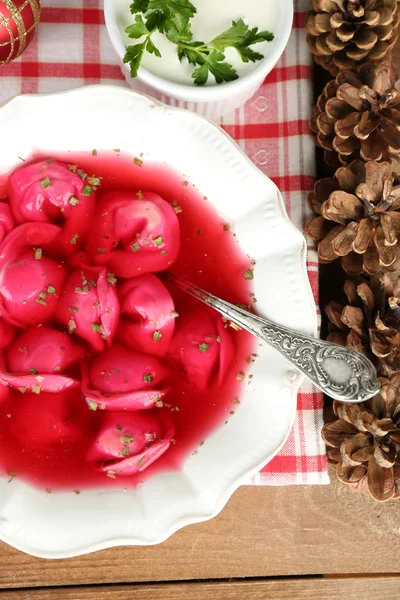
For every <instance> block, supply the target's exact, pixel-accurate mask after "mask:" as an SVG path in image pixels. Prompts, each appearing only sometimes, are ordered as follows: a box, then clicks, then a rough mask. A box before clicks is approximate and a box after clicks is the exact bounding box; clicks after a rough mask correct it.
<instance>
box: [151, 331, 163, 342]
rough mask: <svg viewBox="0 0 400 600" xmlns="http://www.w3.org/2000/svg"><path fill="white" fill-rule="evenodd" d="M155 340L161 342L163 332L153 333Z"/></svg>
mask: <svg viewBox="0 0 400 600" xmlns="http://www.w3.org/2000/svg"><path fill="white" fill-rule="evenodd" d="M153 340H155V341H156V342H161V340H162V333H161V331H155V332H154V333H153Z"/></svg>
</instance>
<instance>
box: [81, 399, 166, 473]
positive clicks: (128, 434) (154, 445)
mask: <svg viewBox="0 0 400 600" xmlns="http://www.w3.org/2000/svg"><path fill="white" fill-rule="evenodd" d="M173 435H174V426H173V423H172V421H171V419H170V417H169V416H168V414H166V413H165V412H164V411H162V410H154V411H145V412H143V411H140V412H133V413H132V412H130V413H127V412H114V411H113V412H109V413H106V414H105V416H104V420H103V423H102V426H101V428H100V431H99V433H98V435H97V437H96V440H95V441H94V443H93V444H92V446H91V448H90V450H89V453H88V460H89V461H90V462H93V463H95V464H96V465H97V466H98V468H99V469H100V470H102V471H105V472H106V473H107V474H108V475H109V476H110V477H116V476H118V475H134V474H135V473H138V472H140V471H144V470H145V469H147V467H149V466H150V465H151V464H152V463H154V462H155V461H156V460H157V459H158V458H160V456H161V455H162V454H164V452H166V450H168V448H169V446H170V444H171V441H172V437H173Z"/></svg>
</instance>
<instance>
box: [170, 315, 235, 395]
mask: <svg viewBox="0 0 400 600" xmlns="http://www.w3.org/2000/svg"><path fill="white" fill-rule="evenodd" d="M168 354H169V356H170V357H171V359H172V360H173V361H175V362H177V363H180V364H181V365H182V366H183V368H184V370H185V372H186V376H187V378H188V380H189V381H190V382H191V383H193V384H194V385H195V386H196V387H198V388H199V389H201V390H206V389H207V388H212V387H215V386H220V385H221V384H222V383H223V381H224V378H225V377H226V375H227V373H228V370H229V368H230V366H231V364H232V361H233V358H234V354H235V348H234V344H233V341H232V337H231V334H230V332H228V331H227V329H226V328H225V327H224V322H223V320H222V318H221V317H220V316H219V315H218V314H217V313H212V312H211V311H210V310H208V309H207V308H199V309H198V310H196V311H194V312H192V313H190V314H189V315H187V316H185V317H184V318H182V319H181V318H179V319H178V321H177V325H176V330H175V335H174V337H173V338H172V341H171V344H170V350H169V353H168Z"/></svg>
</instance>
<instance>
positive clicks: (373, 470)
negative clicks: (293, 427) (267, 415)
mask: <svg viewBox="0 0 400 600" xmlns="http://www.w3.org/2000/svg"><path fill="white" fill-rule="evenodd" d="M380 382H381V386H382V387H381V391H380V393H379V394H377V395H376V396H374V398H372V399H371V400H369V401H368V402H364V403H362V404H351V403H345V402H334V403H333V409H334V412H335V414H336V415H337V417H338V419H337V420H336V421H332V422H330V423H327V424H326V425H324V427H323V429H322V437H323V439H324V440H325V442H326V444H327V445H328V446H329V447H330V449H329V450H328V461H329V462H330V464H332V465H333V466H334V467H335V468H336V474H337V477H338V479H339V480H340V481H342V482H343V483H347V484H350V485H351V486H352V487H353V489H354V490H355V491H361V492H364V491H369V492H370V493H371V495H372V496H373V497H374V498H375V500H378V501H384V500H390V499H391V498H393V499H394V498H399V497H400V464H399V463H400V375H395V376H393V377H392V378H390V379H386V378H380Z"/></svg>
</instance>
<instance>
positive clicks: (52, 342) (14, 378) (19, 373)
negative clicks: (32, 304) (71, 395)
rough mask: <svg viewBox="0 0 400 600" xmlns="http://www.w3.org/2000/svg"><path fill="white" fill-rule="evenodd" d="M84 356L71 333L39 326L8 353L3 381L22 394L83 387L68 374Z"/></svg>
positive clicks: (17, 342) (1, 377) (23, 334)
mask: <svg viewBox="0 0 400 600" xmlns="http://www.w3.org/2000/svg"><path fill="white" fill-rule="evenodd" d="M82 355H83V348H81V347H79V346H76V345H75V344H73V342H72V341H71V339H70V338H69V337H68V335H67V334H65V333H62V332H61V331H57V330H55V329H50V328H48V327H38V328H36V329H31V330H29V331H25V332H24V333H22V334H21V335H20V336H19V337H18V338H17V339H16V340H15V341H14V343H13V344H12V346H11V347H10V349H9V350H8V352H7V355H6V356H7V364H6V366H7V371H6V372H5V369H4V370H3V372H1V373H0V380H1V381H2V382H3V383H7V384H8V385H9V386H10V387H12V388H13V389H16V390H18V391H20V392H21V393H29V392H33V393H36V394H41V393H42V392H53V393H55V392H57V393H58V392H60V391H62V390H66V389H69V388H73V387H79V381H78V380H77V379H75V378H74V377H70V376H68V375H65V374H64V373H65V372H66V371H67V370H68V369H69V367H71V366H72V365H73V364H75V363H76V362H78V361H79V360H80V359H81V358H82Z"/></svg>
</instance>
